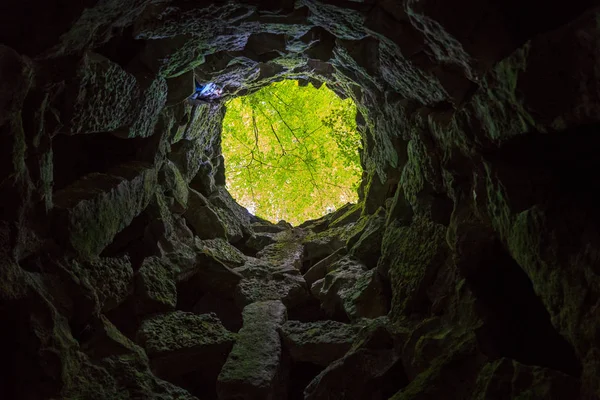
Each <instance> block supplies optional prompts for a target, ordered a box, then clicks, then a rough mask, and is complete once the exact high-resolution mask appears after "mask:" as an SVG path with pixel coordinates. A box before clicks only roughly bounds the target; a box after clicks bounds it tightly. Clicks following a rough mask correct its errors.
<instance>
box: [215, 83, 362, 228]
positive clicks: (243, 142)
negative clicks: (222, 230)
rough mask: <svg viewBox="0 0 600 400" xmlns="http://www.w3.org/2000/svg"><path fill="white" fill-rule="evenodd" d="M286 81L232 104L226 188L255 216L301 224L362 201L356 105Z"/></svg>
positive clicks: (226, 130)
mask: <svg viewBox="0 0 600 400" xmlns="http://www.w3.org/2000/svg"><path fill="white" fill-rule="evenodd" d="M317 86H319V87H318V88H317V87H314V86H312V85H302V86H301V85H300V84H299V83H298V82H297V81H292V80H285V81H281V82H277V83H273V84H271V85H269V86H266V87H264V88H262V89H260V90H258V91H256V92H254V93H253V94H250V95H247V96H243V97H238V98H235V99H233V100H230V101H229V102H228V103H227V112H226V114H225V119H224V121H223V133H222V149H223V150H222V151H223V156H224V158H225V167H226V182H227V183H226V184H227V189H228V190H229V192H230V193H231V194H232V196H233V197H234V198H235V199H236V200H237V202H238V203H239V204H241V205H242V206H244V207H246V208H247V209H248V210H249V211H250V212H251V213H252V214H255V215H257V216H259V217H261V218H264V219H267V220H270V221H272V222H277V221H280V220H285V221H287V222H290V223H292V224H293V225H297V224H299V223H301V222H303V221H306V220H309V219H314V218H318V217H320V216H322V215H324V214H326V213H328V212H332V211H334V210H335V209H337V208H339V207H340V206H342V205H344V204H346V203H349V202H356V201H357V188H358V186H359V184H360V179H361V173H362V169H361V165H360V158H359V153H358V151H359V147H360V144H361V137H360V134H359V133H358V132H357V130H356V105H355V104H354V102H353V101H352V100H351V99H346V100H342V99H340V98H339V97H338V96H337V95H336V94H335V93H334V92H333V91H331V90H330V89H329V88H328V87H327V85H326V84H323V85H317Z"/></svg>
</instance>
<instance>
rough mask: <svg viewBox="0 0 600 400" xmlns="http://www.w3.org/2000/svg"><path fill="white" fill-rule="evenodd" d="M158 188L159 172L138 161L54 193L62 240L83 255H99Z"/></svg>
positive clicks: (57, 220)
mask: <svg viewBox="0 0 600 400" xmlns="http://www.w3.org/2000/svg"><path fill="white" fill-rule="evenodd" d="M155 187H156V171H155V170H154V169H153V168H150V166H148V165H146V164H143V163H136V162H133V163H129V164H123V165H121V166H119V167H117V168H115V169H114V170H113V171H112V173H110V174H97V173H93V174H90V175H87V176H85V177H83V178H82V179H80V180H79V181H77V182H75V183H73V184H72V185H71V186H69V187H67V188H65V189H63V190H60V191H58V192H56V193H55V194H54V205H55V208H54V215H55V227H56V230H57V231H58V232H60V239H61V240H63V241H64V242H65V245H67V246H69V247H70V248H71V249H73V250H74V251H75V252H76V253H77V254H79V255H81V256H82V257H94V256H98V255H99V254H100V253H101V252H102V250H103V249H104V248H105V247H106V246H107V245H108V244H109V243H110V242H111V241H112V239H113V238H114V237H115V235H116V234H117V233H118V232H120V231H121V230H122V229H123V228H125V227H126V226H127V225H129V224H130V223H131V221H132V220H133V218H134V217H136V216H137V215H138V214H140V213H141V212H142V211H143V210H144V208H146V206H147V205H148V203H149V202H150V199H151V196H152V194H153V191H154V188H155Z"/></svg>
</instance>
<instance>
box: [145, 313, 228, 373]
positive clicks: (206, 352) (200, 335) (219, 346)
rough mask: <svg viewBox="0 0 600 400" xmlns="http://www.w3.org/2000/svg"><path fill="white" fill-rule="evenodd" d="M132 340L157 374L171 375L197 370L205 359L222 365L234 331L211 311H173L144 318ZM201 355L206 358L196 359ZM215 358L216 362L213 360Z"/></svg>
mask: <svg viewBox="0 0 600 400" xmlns="http://www.w3.org/2000/svg"><path fill="white" fill-rule="evenodd" d="M136 340H137V341H138V343H140V345H141V346H142V347H144V349H145V350H146V353H147V354H148V356H149V357H150V361H151V364H152V368H153V369H154V371H156V373H157V374H158V375H160V376H168V377H174V376H178V375H181V374H184V373H187V372H191V371H195V370H201V369H202V367H203V364H208V361H210V362H211V363H210V364H211V365H213V364H217V365H218V364H220V365H221V366H222V365H223V363H224V362H225V358H226V357H227V354H228V353H229V351H230V350H231V347H232V346H233V343H234V342H235V334H233V333H231V332H229V331H228V330H227V329H225V328H224V327H223V325H222V324H221V321H219V319H218V318H217V317H216V316H215V315H214V314H201V315H197V314H193V313H186V312H182V311H174V312H171V313H167V314H161V315H157V316H154V317H151V318H149V319H146V320H145V321H144V322H143V323H142V325H141V326H140V329H139V330H138V332H137V334H136ZM203 358H207V360H206V362H204V363H203V362H198V360H200V359H203ZM218 360H220V363H219V362H216V363H215V361H218ZM217 368H219V367H217Z"/></svg>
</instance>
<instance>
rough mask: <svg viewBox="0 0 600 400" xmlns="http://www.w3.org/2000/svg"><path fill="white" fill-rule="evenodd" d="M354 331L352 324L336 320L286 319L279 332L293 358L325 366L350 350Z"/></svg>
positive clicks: (355, 328)
mask: <svg viewBox="0 0 600 400" xmlns="http://www.w3.org/2000/svg"><path fill="white" fill-rule="evenodd" d="M357 331H358V328H357V327H355V326H353V325H349V324H344V323H341V322H335V321H318V322H308V323H302V322H299V321H288V322H286V323H285V324H284V325H283V326H282V327H281V336H282V338H283V344H284V347H285V348H286V349H287V351H289V353H290V355H291V357H292V359H293V360H294V361H299V362H311V363H314V364H318V365H323V366H327V365H329V364H331V363H332V362H333V361H335V360H337V359H338V358H342V356H343V355H344V354H346V352H347V351H348V350H350V347H351V346H352V343H353V342H354V339H355V337H356V333H357Z"/></svg>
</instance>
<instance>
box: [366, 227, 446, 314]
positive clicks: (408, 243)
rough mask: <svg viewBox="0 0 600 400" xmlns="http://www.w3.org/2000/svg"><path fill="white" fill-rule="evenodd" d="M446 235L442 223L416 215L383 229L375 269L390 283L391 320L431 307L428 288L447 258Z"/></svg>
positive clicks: (424, 310)
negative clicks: (402, 224)
mask: <svg viewBox="0 0 600 400" xmlns="http://www.w3.org/2000/svg"><path fill="white" fill-rule="evenodd" d="M445 234H446V228H445V227H444V226H442V225H438V224H435V223H433V222H431V221H429V220H428V219H425V218H418V217H416V218H415V219H414V220H413V223H412V224H411V225H410V226H398V225H397V224H392V225H389V226H388V227H387V228H386V232H385V234H384V237H383V244H382V258H381V260H380V263H379V266H378V270H379V271H380V273H381V274H382V276H389V279H390V282H391V285H392V310H391V316H392V318H393V319H399V318H401V317H402V315H407V314H411V313H413V312H426V311H427V310H428V308H429V307H430V300H429V299H428V297H427V293H426V290H427V287H428V286H429V285H430V284H431V283H432V282H433V280H434V279H435V277H436V274H437V271H438V269H439V268H440V267H441V266H442V265H443V264H444V263H445V262H446V259H447V257H448V246H447V244H446V241H445Z"/></svg>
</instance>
